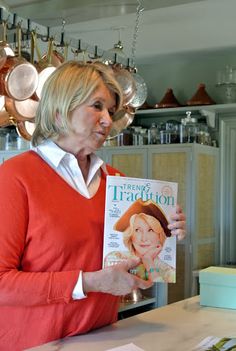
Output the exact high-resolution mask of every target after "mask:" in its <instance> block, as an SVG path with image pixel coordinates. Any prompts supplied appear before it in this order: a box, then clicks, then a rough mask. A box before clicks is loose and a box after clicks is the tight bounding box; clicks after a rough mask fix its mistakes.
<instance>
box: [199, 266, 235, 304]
mask: <svg viewBox="0 0 236 351" xmlns="http://www.w3.org/2000/svg"><path fill="white" fill-rule="evenodd" d="M199 283H200V305H203V306H211V307H221V308H232V309H236V268H228V267H227V268H226V267H215V266H212V267H208V268H205V269H202V270H200V272H199Z"/></svg>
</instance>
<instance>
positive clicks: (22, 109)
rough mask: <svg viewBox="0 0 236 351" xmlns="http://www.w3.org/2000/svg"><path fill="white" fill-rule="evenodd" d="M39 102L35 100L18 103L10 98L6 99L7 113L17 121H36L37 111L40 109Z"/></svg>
mask: <svg viewBox="0 0 236 351" xmlns="http://www.w3.org/2000/svg"><path fill="white" fill-rule="evenodd" d="M38 104H39V102H38V101H35V100H33V99H26V100H24V101H17V100H14V99H11V98H9V97H7V96H6V97H5V108H6V111H7V112H8V113H9V114H10V115H11V116H13V117H14V118H15V119H16V120H17V121H31V120H34V117H35V113H36V110H37V108H38Z"/></svg>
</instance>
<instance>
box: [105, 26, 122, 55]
mask: <svg viewBox="0 0 236 351" xmlns="http://www.w3.org/2000/svg"><path fill="white" fill-rule="evenodd" d="M123 29H124V27H113V28H112V30H116V31H118V33H119V38H118V42H117V43H116V44H114V46H113V48H111V49H109V50H107V53H108V54H111V55H117V56H119V57H121V58H127V55H126V54H125V52H124V50H123V49H124V47H123V44H122V42H121V30H123Z"/></svg>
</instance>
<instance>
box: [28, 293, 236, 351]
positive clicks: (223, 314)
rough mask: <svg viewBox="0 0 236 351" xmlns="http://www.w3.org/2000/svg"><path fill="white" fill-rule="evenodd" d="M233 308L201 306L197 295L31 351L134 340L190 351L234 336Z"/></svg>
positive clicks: (146, 346)
mask: <svg viewBox="0 0 236 351" xmlns="http://www.w3.org/2000/svg"><path fill="white" fill-rule="evenodd" d="M235 326H236V310H232V309H222V308H213V307H203V306H200V304H199V296H195V297H192V298H189V299H186V300H183V301H179V302H176V303H173V304H170V305H167V306H164V307H161V308H156V309H154V310H151V311H148V312H145V313H142V314H139V315H136V316H134V317H130V318H127V319H123V320H120V321H118V322H117V323H115V324H113V325H110V326H108V327H104V328H101V329H97V330H95V331H92V332H90V333H88V334H85V335H79V336H74V337H70V338H66V339H62V340H57V341H55V342H52V343H48V344H44V345H42V346H38V347H34V348H31V349H30V350H34V351H59V350H63V351H105V350H107V349H111V348H114V347H118V346H121V345H126V344H129V343H134V344H135V345H136V346H138V347H140V348H142V349H143V350H145V351H153V350H158V351H173V350H175V351H190V350H191V349H193V348H194V347H195V346H196V345H197V344H198V343H199V342H200V341H201V340H202V339H204V338H205V337H207V336H211V335H213V336H219V337H223V336H229V337H233V336H234V337H236V327H235Z"/></svg>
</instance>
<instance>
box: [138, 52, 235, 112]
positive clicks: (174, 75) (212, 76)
mask: <svg viewBox="0 0 236 351" xmlns="http://www.w3.org/2000/svg"><path fill="white" fill-rule="evenodd" d="M226 65H232V66H233V67H235V68H236V48H232V49H224V50H220V49H219V50H217V51H209V52H207V51H205V52H203V51H201V52H195V53H193V52H191V53H185V54H178V55H174V54H173V55H167V56H164V55H163V56H159V57H156V59H155V61H154V62H151V63H147V64H145V65H140V66H138V73H139V74H140V75H141V76H142V77H143V78H144V79H145V82H146V84H147V86H148V99H147V101H148V103H150V104H151V105H153V104H155V103H157V102H159V101H160V100H161V98H162V97H163V96H164V94H165V92H166V90H167V88H172V89H173V92H174V94H175V96H176V98H177V99H178V100H179V102H180V103H181V104H183V105H185V103H186V101H187V100H188V99H190V98H191V97H192V96H193V94H194V93H195V92H196V90H197V88H198V85H199V84H200V83H205V84H206V90H207V92H208V94H209V95H210V96H211V97H212V98H213V99H214V100H215V101H216V103H224V102H225V100H224V98H223V95H224V92H223V91H224V90H223V89H222V88H219V87H216V81H217V71H218V70H220V69H223V68H224V67H225V66H226Z"/></svg>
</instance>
